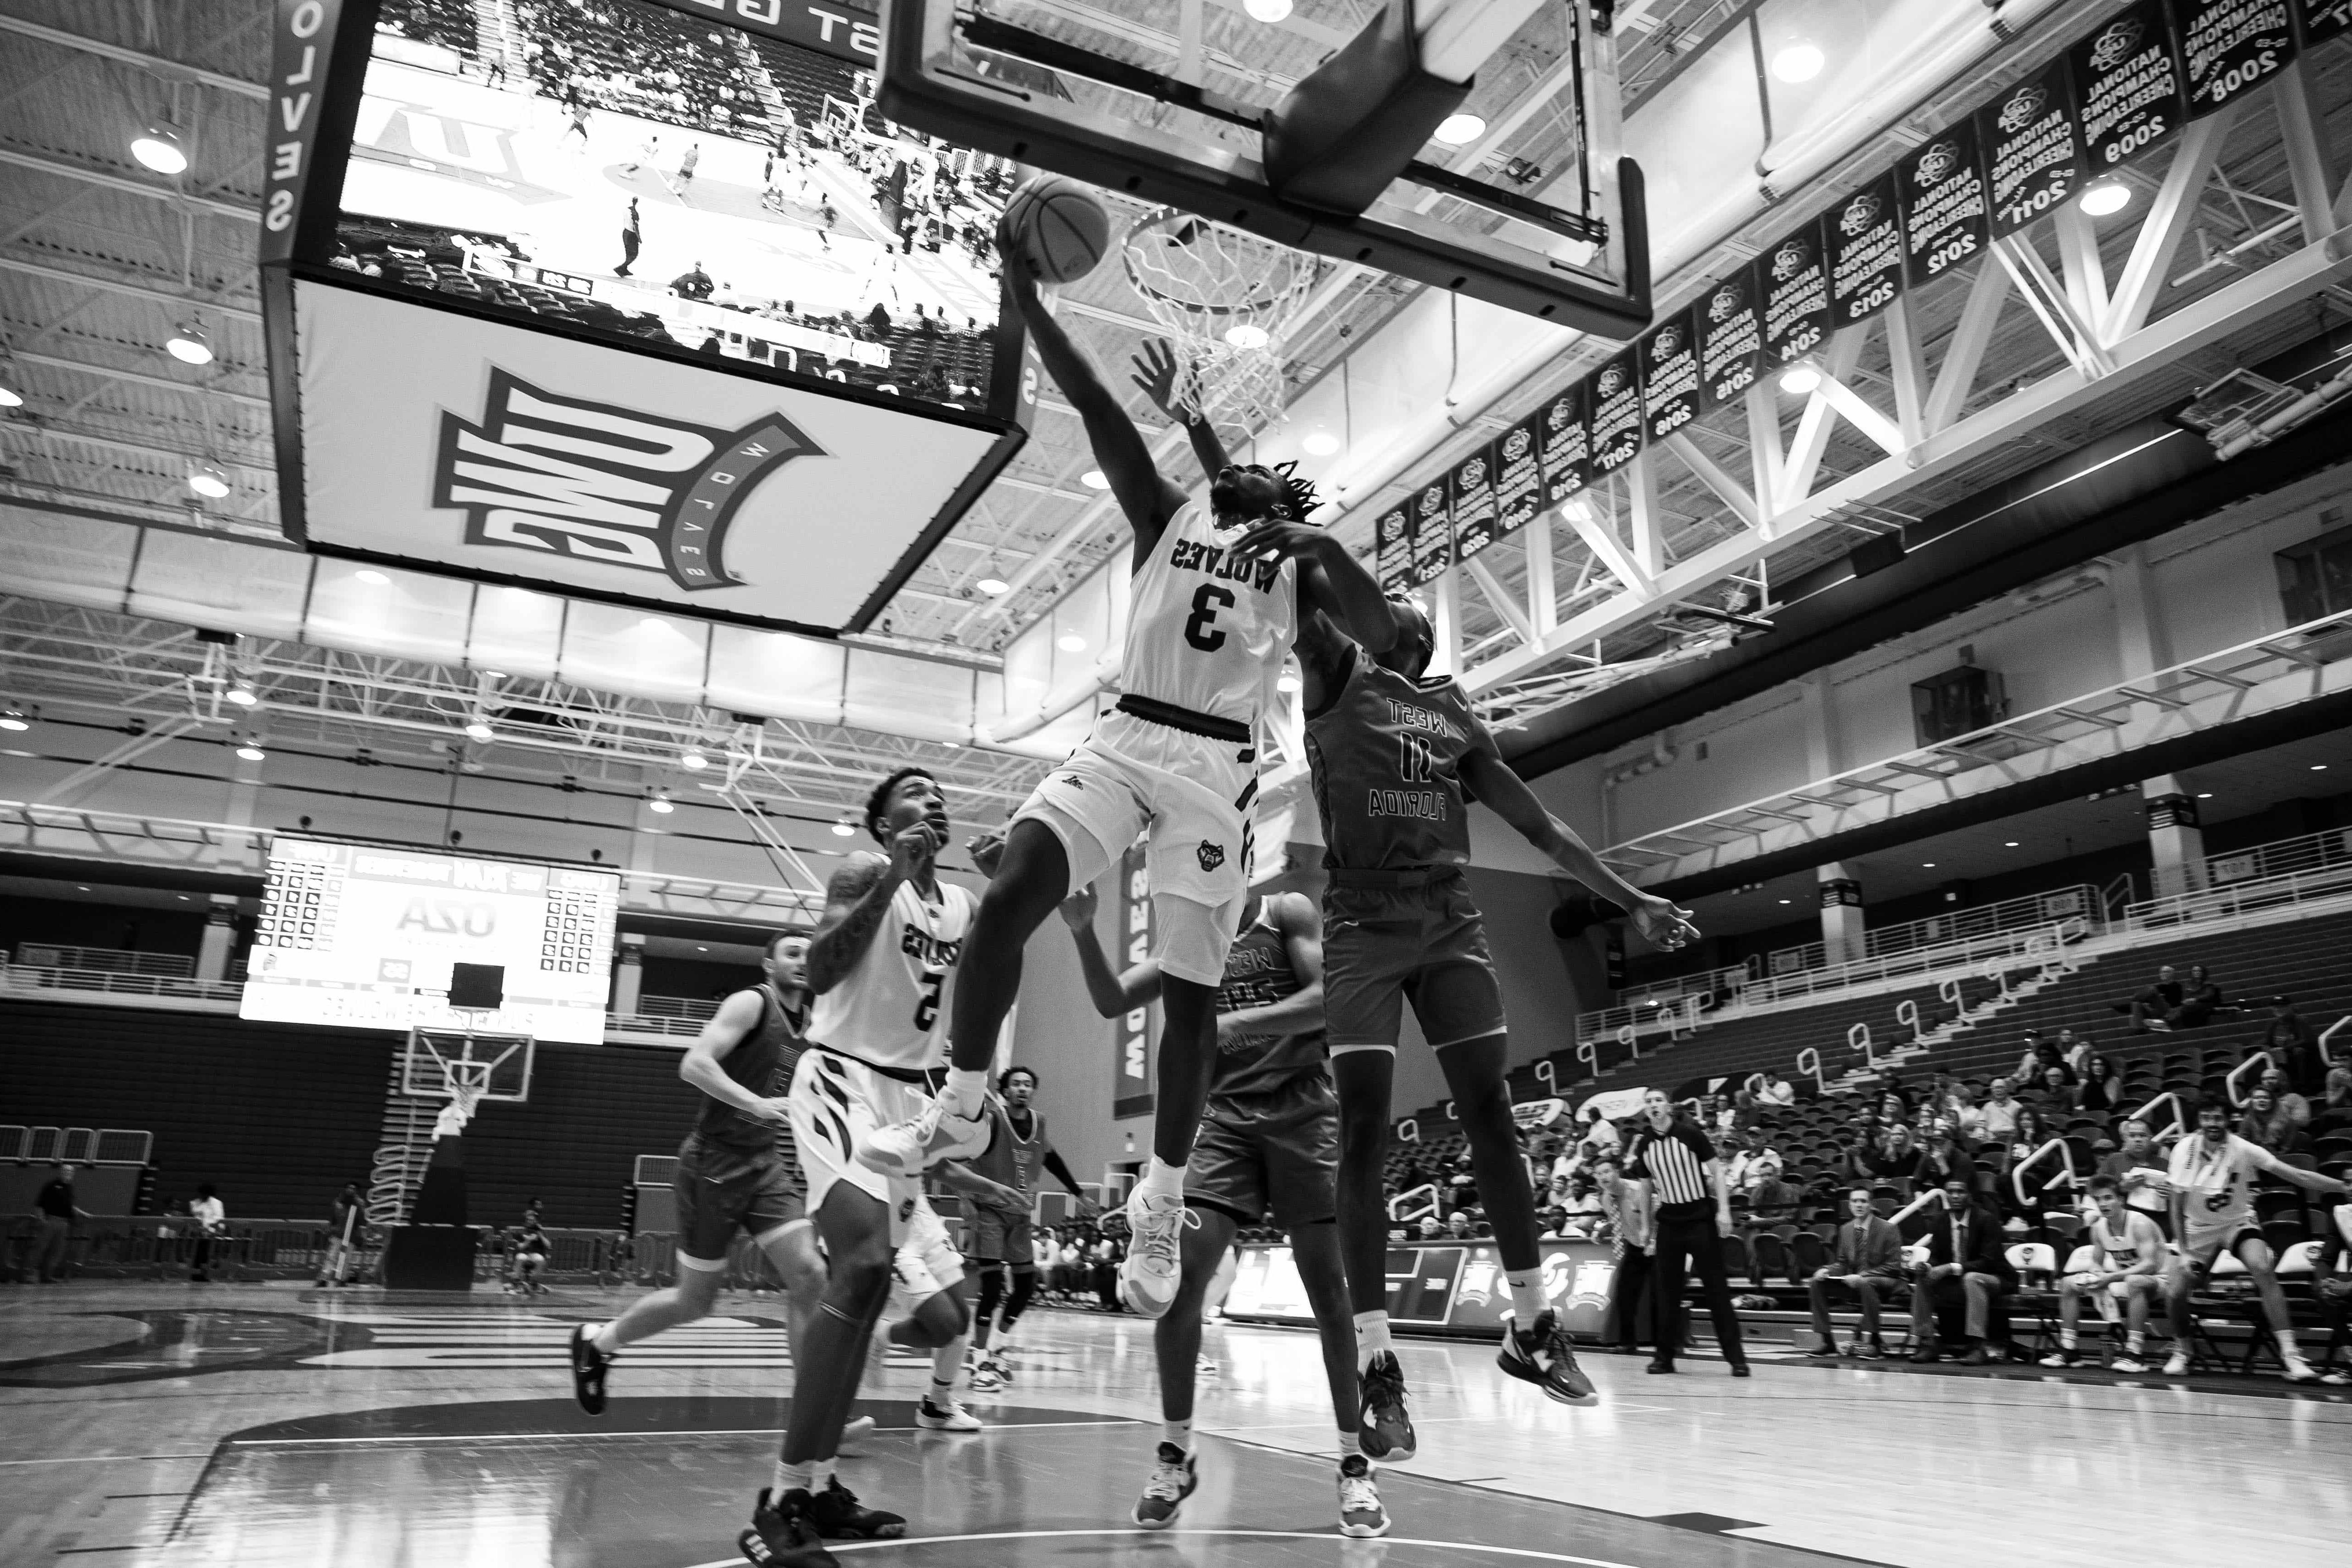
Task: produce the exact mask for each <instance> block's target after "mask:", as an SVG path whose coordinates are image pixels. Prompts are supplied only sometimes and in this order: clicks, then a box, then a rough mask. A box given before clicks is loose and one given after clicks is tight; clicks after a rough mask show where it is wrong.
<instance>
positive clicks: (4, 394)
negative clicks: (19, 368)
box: [0, 357, 25, 408]
mask: <svg viewBox="0 0 2352 1568" xmlns="http://www.w3.org/2000/svg"><path fill="white" fill-rule="evenodd" d="M24 406H25V395H24V394H23V393H21V392H19V391H17V390H16V364H15V363H14V362H13V361H11V360H9V359H7V358H5V357H0V408H22V407H24Z"/></svg>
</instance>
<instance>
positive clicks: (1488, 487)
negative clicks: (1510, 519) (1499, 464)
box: [1445, 442, 1495, 561]
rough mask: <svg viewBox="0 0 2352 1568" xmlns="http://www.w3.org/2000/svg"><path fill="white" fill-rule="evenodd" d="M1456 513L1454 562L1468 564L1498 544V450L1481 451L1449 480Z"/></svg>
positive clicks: (1465, 460)
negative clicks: (1494, 544) (1474, 557)
mask: <svg viewBox="0 0 2352 1568" xmlns="http://www.w3.org/2000/svg"><path fill="white" fill-rule="evenodd" d="M1445 489H1446V499H1447V500H1449V501H1450V502H1451V504H1452V510H1453V512H1454V559H1455V560H1456V561H1467V560H1469V559H1470V557H1472V556H1473V555H1475V554H1477V553H1478V552H1480V551H1481V550H1484V549H1486V546H1488V545H1489V544H1492V543H1494V542H1495V447H1494V445H1493V443H1491V442H1489V443H1488V444H1487V445H1486V446H1484V447H1479V448H1478V449H1477V450H1476V451H1475V452H1473V453H1472V454H1470V456H1468V457H1466V458H1463V459H1462V460H1461V461H1460V462H1458V463H1456V464H1454V468H1453V471H1452V472H1450V473H1448V474H1447V475H1446V476H1445Z"/></svg>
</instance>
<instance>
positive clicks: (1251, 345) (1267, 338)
mask: <svg viewBox="0 0 2352 1568" xmlns="http://www.w3.org/2000/svg"><path fill="white" fill-rule="evenodd" d="M1225 342H1228V343H1230V344H1232V345H1233V346H1234V348H1237V349H1262V348H1264V347H1265V345H1266V344H1268V343H1270V342H1274V338H1273V335H1272V334H1271V333H1269V332H1267V331H1266V330H1265V328H1264V327H1261V326H1257V325H1255V324H1253V323H1251V322H1249V321H1242V322H1238V323H1236V324H1234V325H1233V326H1230V327H1227V328H1226V329H1225Z"/></svg>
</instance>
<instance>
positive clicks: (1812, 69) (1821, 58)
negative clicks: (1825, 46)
mask: <svg viewBox="0 0 2352 1568" xmlns="http://www.w3.org/2000/svg"><path fill="white" fill-rule="evenodd" d="M1827 64H1829V57H1828V56H1826V55H1824V54H1822V51H1821V48H1820V46H1818V45H1815V44H1790V46H1789V47H1787V48H1785V49H1782V50H1781V51H1780V53H1779V54H1777V55H1774V56H1773V57H1772V74H1773V75H1774V76H1776V77H1779V78H1780V79H1781V80H1782V81H1789V82H1796V81H1811V80H1812V79H1814V78H1815V77H1817V76H1819V75H1821V74H1822V67H1823V66H1825V65H1827Z"/></svg>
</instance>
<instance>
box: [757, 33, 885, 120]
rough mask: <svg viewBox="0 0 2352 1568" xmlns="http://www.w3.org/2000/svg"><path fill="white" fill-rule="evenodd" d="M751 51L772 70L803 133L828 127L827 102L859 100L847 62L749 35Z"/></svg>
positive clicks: (779, 88)
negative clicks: (834, 99) (818, 127)
mask: <svg viewBox="0 0 2352 1568" xmlns="http://www.w3.org/2000/svg"><path fill="white" fill-rule="evenodd" d="M744 36H745V37H747V38H750V39H751V47H752V48H753V49H754V50H756V51H758V53H759V56H760V63H761V65H763V66H765V67H767V68H768V79H769V80H770V81H772V82H773V83H775V85H776V91H777V92H778V94H780V95H781V96H782V99H783V100H784V104H785V106H786V107H787V108H789V109H790V110H792V111H793V118H794V119H795V120H797V121H799V122H800V127H801V129H802V130H803V131H810V130H814V128H815V127H817V126H820V125H822V124H824V100H826V99H828V98H837V99H841V100H845V101H848V102H853V103H854V102H856V100H857V89H856V74H857V73H856V71H855V70H854V69H853V68H851V67H850V65H849V63H848V62H847V61H845V60H837V59H835V58H833V57H832V56H830V55H820V54H818V53H816V52H815V51H814V50H813V49H796V48H793V47H791V46H790V45H788V44H780V43H778V42H776V41H775V40H774V39H772V38H766V37H758V36H757V35H754V34H748V33H747V34H745V35H744Z"/></svg>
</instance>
